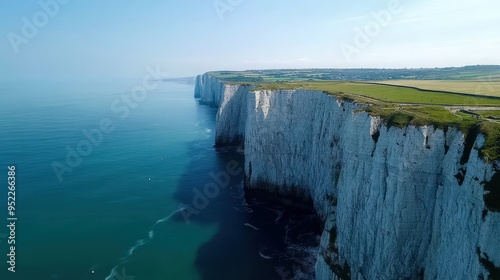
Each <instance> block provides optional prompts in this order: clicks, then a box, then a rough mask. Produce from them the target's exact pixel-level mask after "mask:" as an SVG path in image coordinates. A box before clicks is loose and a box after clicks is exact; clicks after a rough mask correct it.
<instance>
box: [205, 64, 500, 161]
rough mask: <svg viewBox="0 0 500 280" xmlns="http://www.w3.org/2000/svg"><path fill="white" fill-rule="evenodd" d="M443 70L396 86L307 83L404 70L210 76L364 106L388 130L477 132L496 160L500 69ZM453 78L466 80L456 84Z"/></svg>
mask: <svg viewBox="0 0 500 280" xmlns="http://www.w3.org/2000/svg"><path fill="white" fill-rule="evenodd" d="M485 67H486V66H485ZM465 68H467V67H465ZM443 69H444V70H443ZM443 69H441V70H442V71H441V72H440V71H439V70H440V69H437V70H436V69H427V70H428V71H423V70H422V69H417V70H418V71H416V72H415V73H413V74H415V75H413V76H408V77H410V78H405V79H404V80H396V81H394V80H390V81H372V80H368V81H342V80H324V79H323V80H322V79H314V78H311V77H332V75H333V77H336V76H335V75H347V76H349V75H351V76H356V77H365V78H366V77H379V78H380V77H382V78H384V77H387V75H392V76H396V77H399V76H401V75H402V74H401V73H403V74H405V75H410V74H412V73H407V69H403V70H401V69H399V70H397V69H396V70H394V69H392V70H391V69H349V71H350V72H349V71H347V70H346V71H347V72H349V73H348V74H345V73H344V72H343V71H344V70H343V71H340V70H339V69H327V70H320V69H306V70H261V71H241V72H231V71H219V72H210V73H209V74H210V75H212V76H214V77H217V78H219V79H221V80H223V81H225V82H227V83H236V84H247V85H252V86H254V87H255V90H296V89H304V90H316V91H322V92H325V93H328V94H331V95H335V96H337V97H338V98H339V99H344V100H351V101H355V102H358V103H363V104H367V105H368V106H366V107H365V108H364V109H361V110H362V111H366V112H368V113H369V114H371V115H374V116H380V117H382V118H383V119H384V120H385V122H386V124H387V125H388V126H396V127H405V126H408V125H415V126H422V125H434V126H436V127H439V128H443V129H447V128H448V127H455V128H458V129H460V130H461V131H462V132H464V134H468V133H469V132H472V131H477V130H479V131H480V132H482V133H483V134H484V135H485V136H486V143H485V145H484V147H483V148H482V149H481V153H482V154H483V155H484V156H485V157H486V158H487V159H489V160H496V159H500V67H486V69H487V70H488V71H490V72H488V71H485V69H483V68H481V67H480V66H478V67H472V68H467V69H465V70H467V71H466V73H467V74H464V73H463V72H464V69H463V68H443ZM450 69H451V70H450ZM424 70H425V69H424ZM325 71H326V72H325ZM400 72H401V73H400ZM433 72H435V73H438V74H439V75H440V76H439V78H440V79H441V80H412V79H411V78H419V77H420V76H423V77H428V76H429V75H431V74H432V73H433ZM325 73H326V74H325ZM443 73H444V74H443ZM399 74H401V75H399ZM398 75H399V76H398ZM418 75H420V76H418ZM457 77H462V78H463V77H466V78H464V80H459V79H457ZM485 77H486V78H485ZM443 79H446V80H443ZM420 86H421V88H420Z"/></svg>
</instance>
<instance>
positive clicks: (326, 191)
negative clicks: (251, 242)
mask: <svg viewBox="0 0 500 280" xmlns="http://www.w3.org/2000/svg"><path fill="white" fill-rule="evenodd" d="M195 97H197V98H199V99H200V101H201V102H203V103H206V104H210V105H212V106H217V107H218V108H219V110H218V113H217V127H216V144H217V145H220V146H222V145H238V144H241V145H243V146H244V151H245V174H246V177H247V179H246V186H245V187H246V188H247V190H253V189H259V190H262V191H266V192H268V193H269V194H273V195H276V196H277V197H279V196H283V197H288V196H296V197H298V198H302V199H304V200H312V203H313V205H314V208H315V209H316V211H317V213H318V215H319V216H320V217H321V218H322V219H323V220H324V222H325V227H324V231H323V234H322V238H321V244H320V250H319V252H320V253H319V256H318V260H317V263H316V279H422V278H423V279H481V277H483V278H484V279H495V278H496V277H500V276H499V275H498V273H499V271H500V270H499V268H500V212H499V209H498V205H493V206H492V205H487V203H485V195H487V194H488V192H487V191H485V185H488V184H489V188H490V189H491V187H494V188H493V189H494V190H495V192H498V189H500V186H499V185H495V186H492V184H497V183H493V181H492V178H493V177H494V176H496V177H495V178H496V179H498V176H499V173H500V171H499V170H500V166H499V165H500V164H499V163H498V162H493V163H488V162H487V161H485V160H484V159H483V158H481V155H480V152H479V149H480V148H481V147H482V145H483V143H484V137H483V136H482V135H481V134H478V135H477V137H473V138H472V140H471V139H466V138H465V137H464V134H463V133H462V132H460V131H459V130H456V129H454V128H448V129H447V130H446V131H444V130H442V129H436V128H434V127H433V126H423V127H414V126H408V127H404V128H397V127H388V126H386V125H385V124H384V122H383V120H381V119H380V118H379V117H372V116H370V115H369V114H368V113H366V112H362V111H359V110H358V109H360V108H362V107H364V106H366V105H363V104H358V103H356V102H352V101H342V100H339V99H337V98H336V97H335V96H332V95H328V94H325V93H323V92H319V91H307V90H278V91H272V90H256V91H252V88H251V87H250V86H241V85H236V84H225V83H224V82H222V81H220V80H218V79H217V78H215V77H212V76H211V75H210V74H204V75H202V76H199V77H198V78H197V81H196V89H195ZM466 140H468V141H466ZM495 182H498V180H495ZM497 203H498V202H497ZM490 204H492V203H491V202H490Z"/></svg>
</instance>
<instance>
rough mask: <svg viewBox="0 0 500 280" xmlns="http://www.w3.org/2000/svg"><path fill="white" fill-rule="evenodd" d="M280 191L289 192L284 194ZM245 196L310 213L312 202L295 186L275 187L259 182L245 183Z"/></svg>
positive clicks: (308, 196)
mask: <svg viewBox="0 0 500 280" xmlns="http://www.w3.org/2000/svg"><path fill="white" fill-rule="evenodd" d="M281 190H289V191H287V192H286V193H285V192H283V191H281ZM245 195H246V196H247V197H248V198H249V199H252V198H257V199H259V200H262V201H267V202H270V203H276V204H278V205H284V206H289V207H292V206H293V207H294V208H298V209H302V210H308V211H311V209H313V208H314V207H313V201H312V198H311V196H310V195H309V193H308V192H307V191H305V190H304V189H302V188H300V187H297V186H277V185H275V184H270V183H268V182H264V181H260V182H257V183H252V184H251V185H250V183H249V182H248V180H246V182H245Z"/></svg>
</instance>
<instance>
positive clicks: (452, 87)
mask: <svg viewBox="0 0 500 280" xmlns="http://www.w3.org/2000/svg"><path fill="white" fill-rule="evenodd" d="M380 83H381V84H387V85H400V86H408V87H416V88H420V89H427V90H439V91H450V92H458V93H468V94H481V95H489V96H497V97H500V76H496V77H490V78H488V79H485V80H484V81H473V80H388V81H381V82H380Z"/></svg>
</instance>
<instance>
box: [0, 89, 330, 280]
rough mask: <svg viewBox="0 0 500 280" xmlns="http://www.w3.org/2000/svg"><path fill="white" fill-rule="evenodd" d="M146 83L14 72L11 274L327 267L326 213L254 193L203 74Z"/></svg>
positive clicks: (5, 215)
mask: <svg viewBox="0 0 500 280" xmlns="http://www.w3.org/2000/svg"><path fill="white" fill-rule="evenodd" d="M141 84H142V82H141V81H140V80H137V81H136V80H119V81H117V80H113V81H97V82H96V81H93V82H90V81H64V82H62V81H57V82H49V81H30V82H19V81H12V82H4V83H1V84H0V96H1V101H0V181H1V182H3V187H1V188H0V279H7V280H9V279H12V280H18V279H22V280H45V279H47V280H61V279H63V280H66V279H67V280H80V279H82V280H83V279H101V280H102V279H106V280H160V279H161V280H167V279H175V280H177V279H179V280H184V279H186V280H198V279H200V280H212V279H213V280H226V279H227V280H239V279H243V280H245V279H249V280H250V279H259V280H264V279H278V280H291V279H313V278H314V263H315V256H316V254H317V250H318V243H319V235H320V226H319V222H318V220H317V218H316V215H314V213H309V212H298V211H296V210H294V209H287V208H283V207H281V206H279V205H272V204H269V203H266V202H264V201H259V200H256V199H253V198H248V197H247V198H245V195H244V191H243V176H244V174H243V173H244V172H243V164H244V163H243V155H242V152H241V151H240V150H238V149H232V148H226V149H216V148H214V146H213V144H214V136H215V135H214V129H215V122H216V113H217V111H216V109H214V108H211V107H209V106H205V105H201V104H199V103H198V101H197V100H196V99H195V98H194V97H193V91H194V86H193V85H189V84H178V83H166V82H158V83H157V84H155V86H154V88H148V89H147V90H145V91H144V90H143V91H137V87H138V86H139V87H140V86H141ZM134 90H135V92H134ZM133 93H134V94H135V95H133ZM9 167H10V168H11V169H13V168H15V174H14V175H12V173H11V175H9V173H8V171H9ZM9 176H10V177H15V178H14V179H8V177H9ZM9 180H10V181H9ZM11 181H15V184H14V187H15V189H13V188H11V190H9V185H8V182H11ZM12 190H13V191H12ZM9 192H11V193H9ZM12 202H14V203H12ZM9 203H10V205H9ZM9 206H11V207H10V208H9ZM13 225H14V226H13Z"/></svg>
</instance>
